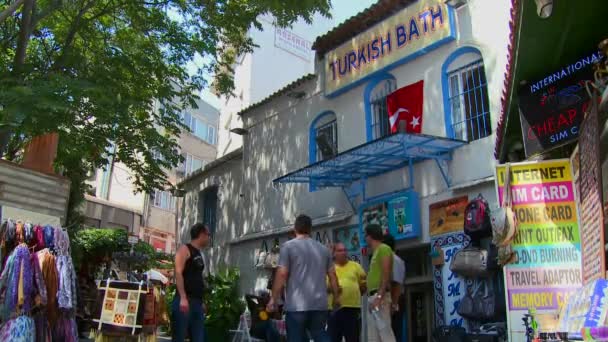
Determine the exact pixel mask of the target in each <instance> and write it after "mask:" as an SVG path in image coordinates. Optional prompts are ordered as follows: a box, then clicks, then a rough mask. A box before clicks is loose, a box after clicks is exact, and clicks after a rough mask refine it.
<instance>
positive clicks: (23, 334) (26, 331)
mask: <svg viewBox="0 0 608 342" xmlns="http://www.w3.org/2000/svg"><path fill="white" fill-rule="evenodd" d="M35 329H36V326H35V324H34V320H33V319H31V318H29V317H28V316H19V317H17V318H15V319H11V320H10V321H8V322H6V323H5V324H4V325H3V326H2V327H1V328H0V341H11V342H32V341H35V340H36V330H35Z"/></svg>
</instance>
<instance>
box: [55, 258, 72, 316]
mask: <svg viewBox="0 0 608 342" xmlns="http://www.w3.org/2000/svg"><path fill="white" fill-rule="evenodd" d="M56 262H57V273H58V275H59V288H58V290H57V303H58V304H59V307H60V308H62V309H72V308H75V307H76V273H75V271H74V265H73V264H72V258H71V257H69V256H66V255H60V256H58V257H57V259H56Z"/></svg>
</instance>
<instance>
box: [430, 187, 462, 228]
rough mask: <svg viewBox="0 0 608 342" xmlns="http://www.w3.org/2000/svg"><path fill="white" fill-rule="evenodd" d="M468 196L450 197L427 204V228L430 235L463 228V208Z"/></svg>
mask: <svg viewBox="0 0 608 342" xmlns="http://www.w3.org/2000/svg"><path fill="white" fill-rule="evenodd" d="M468 203H469V197H468V196H462V197H456V198H451V199H449V200H447V201H441V202H437V203H433V204H431V205H430V206H429V229H430V234H431V236H435V235H441V234H445V233H451V232H456V231H462V230H463V222H464V210H465V209H466V207H467V204H468Z"/></svg>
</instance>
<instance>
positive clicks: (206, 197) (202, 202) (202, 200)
mask: <svg viewBox="0 0 608 342" xmlns="http://www.w3.org/2000/svg"><path fill="white" fill-rule="evenodd" d="M217 209H218V187H217V186H212V187H209V188H207V189H205V190H203V191H201V192H200V193H199V195H198V213H199V215H198V216H199V217H198V218H199V221H200V222H202V223H204V224H205V225H207V227H209V233H210V235H211V236H214V234H215V229H216V226H217Z"/></svg>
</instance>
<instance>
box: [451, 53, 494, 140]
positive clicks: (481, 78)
mask: <svg viewBox="0 0 608 342" xmlns="http://www.w3.org/2000/svg"><path fill="white" fill-rule="evenodd" d="M446 78H447V90H448V94H444V96H447V97H448V101H447V105H448V106H449V108H446V110H449V112H450V115H449V117H448V118H446V119H449V120H450V121H451V122H447V124H448V125H451V127H450V128H451V129H449V130H448V131H451V133H452V138H455V139H460V140H466V141H474V140H479V139H482V138H485V137H487V136H489V135H490V134H492V126H491V121H490V103H489V99H488V82H487V79H486V73H485V69H484V64H483V59H482V57H481V55H480V54H479V53H465V54H462V55H461V56H459V57H458V58H457V59H455V60H454V61H453V62H451V63H450V64H449V66H448V68H447V72H446ZM444 90H445V88H444Z"/></svg>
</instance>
